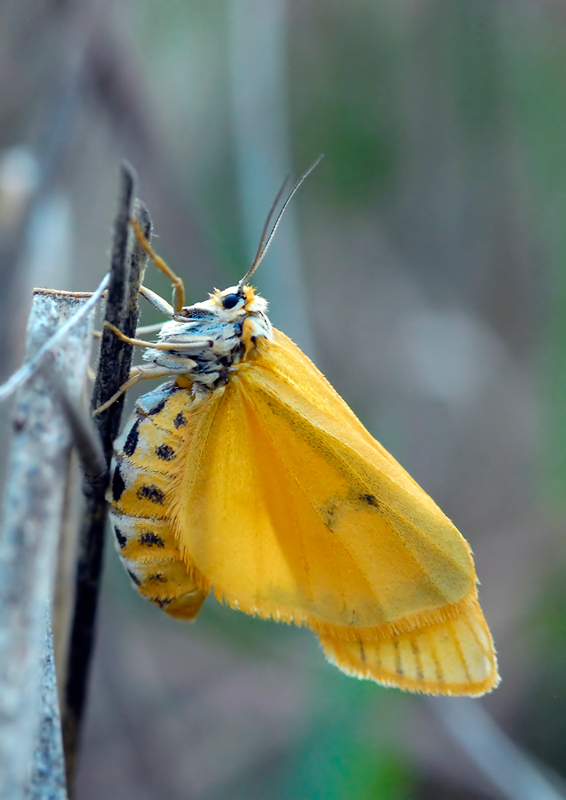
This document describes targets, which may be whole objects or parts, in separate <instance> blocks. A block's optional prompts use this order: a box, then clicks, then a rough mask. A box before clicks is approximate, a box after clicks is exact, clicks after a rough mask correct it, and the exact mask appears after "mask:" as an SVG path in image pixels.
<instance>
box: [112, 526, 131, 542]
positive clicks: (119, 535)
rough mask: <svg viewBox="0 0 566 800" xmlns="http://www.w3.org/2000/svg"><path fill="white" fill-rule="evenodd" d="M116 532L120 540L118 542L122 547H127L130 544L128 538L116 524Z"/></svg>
mask: <svg viewBox="0 0 566 800" xmlns="http://www.w3.org/2000/svg"><path fill="white" fill-rule="evenodd" d="M114 533H115V535H116V539H117V540H118V544H119V545H120V547H125V546H126V545H127V544H128V540H127V539H126V537H125V536H124V534H123V533H122V531H121V530H120V528H117V527H116V526H114Z"/></svg>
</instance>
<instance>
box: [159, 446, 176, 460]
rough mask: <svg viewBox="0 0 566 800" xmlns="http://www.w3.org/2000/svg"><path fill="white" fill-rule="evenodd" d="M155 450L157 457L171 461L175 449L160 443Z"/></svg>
mask: <svg viewBox="0 0 566 800" xmlns="http://www.w3.org/2000/svg"><path fill="white" fill-rule="evenodd" d="M155 452H156V454H157V457H158V458H161V459H162V460H163V461H171V459H172V458H173V456H174V455H175V451H174V450H173V448H172V447H169V445H168V444H160V445H159V447H156V448H155Z"/></svg>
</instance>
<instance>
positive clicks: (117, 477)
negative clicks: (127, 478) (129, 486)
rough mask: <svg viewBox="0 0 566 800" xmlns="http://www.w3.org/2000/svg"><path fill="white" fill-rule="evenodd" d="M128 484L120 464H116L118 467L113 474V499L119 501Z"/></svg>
mask: <svg viewBox="0 0 566 800" xmlns="http://www.w3.org/2000/svg"><path fill="white" fill-rule="evenodd" d="M125 488H126V484H125V482H124V478H123V477H122V473H121V472H120V464H116V469H115V470H114V474H113V475H112V499H113V500H114V501H115V502H117V501H118V500H119V499H120V498H121V497H122V495H123V494H124V489H125Z"/></svg>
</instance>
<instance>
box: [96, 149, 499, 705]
mask: <svg viewBox="0 0 566 800" xmlns="http://www.w3.org/2000/svg"><path fill="white" fill-rule="evenodd" d="M314 166H315V165H313V167H314ZM313 167H311V168H310V169H309V170H308V171H307V173H305V175H303V177H302V178H301V180H300V181H299V182H298V183H297V185H296V186H295V188H294V189H293V191H292V192H291V194H290V195H289V197H288V198H287V200H286V202H285V204H284V206H283V210H282V211H281V212H280V214H279V216H278V217H277V220H276V222H275V225H274V226H273V230H272V231H271V234H270V236H269V237H268V238H267V243H265V239H266V232H267V228H268V223H266V227H265V229H264V233H263V235H262V241H261V243H260V247H259V250H258V254H257V256H256V258H255V260H254V263H253V265H252V267H251V269H250V270H249V272H248V273H247V274H246V275H245V277H244V278H243V279H242V280H241V281H240V282H239V283H238V284H237V285H236V286H232V287H230V288H228V289H226V290H224V291H218V290H216V291H214V292H213V293H212V294H211V295H210V297H209V299H208V300H206V301H204V302H201V303H195V304H194V305H191V306H185V305H184V291H183V285H182V282H181V281H180V279H179V278H177V277H176V276H175V275H174V274H173V273H172V272H171V270H170V269H169V268H168V267H167V266H166V265H165V264H164V262H163V261H162V259H160V258H159V257H158V256H157V255H156V254H155V253H154V252H153V250H152V248H151V246H150V245H149V243H148V242H147V241H146V240H145V238H144V237H143V234H142V233H141V230H140V229H139V227H138V226H137V225H136V223H132V224H133V226H134V229H135V232H136V235H137V237H138V239H139V240H140V242H141V244H142V246H143V247H144V248H145V249H146V251H147V252H148V253H149V255H150V256H151V257H152V258H153V260H154V262H155V263H156V265H157V266H158V267H159V268H160V269H162V270H163V271H164V272H165V273H166V274H167V275H168V276H169V277H170V278H171V280H172V282H173V286H174V292H173V305H172V306H171V305H169V304H168V303H167V302H166V301H165V300H163V298H161V297H159V296H158V295H155V294H154V293H153V292H150V291H149V290H148V289H146V288H145V287H144V288H142V294H143V295H144V296H145V297H146V298H147V299H148V300H149V301H150V302H151V303H152V304H153V305H154V306H156V307H157V308H158V309H160V310H161V311H162V312H164V314H165V315H166V316H168V317H169V321H168V322H166V323H165V324H164V325H163V327H162V328H161V331H160V333H159V337H158V338H159V342H158V343H146V342H142V341H140V340H138V339H127V338H126V337H125V336H123V335H122V334H121V333H120V332H119V331H118V330H117V329H114V330H115V332H116V334H117V335H119V336H120V337H121V338H123V339H126V340H127V341H130V342H131V343H132V344H140V345H146V347H147V348H148V349H147V350H146V352H145V354H144V358H145V359H146V361H148V362H149V363H148V364H147V365H145V366H142V367H136V368H134V369H133V370H132V376H131V378H130V380H129V381H128V382H127V383H126V384H124V386H123V387H122V388H121V390H120V392H119V393H118V394H120V393H122V392H123V391H125V390H126V389H127V388H129V387H130V386H132V385H134V384H135V383H136V382H137V381H139V380H141V379H144V378H151V377H167V376H168V377H170V378H171V379H172V380H170V381H169V382H168V383H165V384H163V385H162V386H160V387H159V388H157V389H155V390H154V391H152V392H150V393H149V394H146V395H144V396H143V397H141V398H140V399H139V400H138V401H137V404H136V408H135V411H134V414H133V416H132V417H131V419H130V420H129V422H128V423H127V425H126V427H125V429H124V431H123V433H122V434H121V436H120V437H119V438H118V440H117V441H116V443H115V453H114V459H113V462H112V467H111V484H110V487H109V490H108V500H109V502H110V505H111V518H112V522H113V525H114V531H115V535H116V544H117V547H118V550H119V552H120V555H121V557H122V560H123V562H124V564H125V567H126V569H127V571H128V573H129V575H130V577H131V579H132V581H133V582H134V583H135V584H136V586H137V587H138V589H139V591H140V592H141V594H142V595H144V596H145V597H147V598H148V599H149V600H151V601H152V602H154V603H157V604H158V605H159V606H161V607H162V608H163V609H164V610H165V611H166V612H167V613H169V614H171V615H172V616H175V617H179V618H182V619H193V618H194V617H195V616H196V615H197V613H198V611H199V609H200V607H201V605H202V603H203V602H204V600H205V598H206V596H207V594H208V593H209V592H211V591H212V592H213V593H214V594H215V596H216V597H217V598H218V599H220V600H222V601H224V602H225V603H228V604H229V605H230V606H231V607H233V608H238V609H240V610H241V611H244V612H245V613H247V614H254V615H257V616H259V617H268V618H272V619H275V620H281V621H284V622H294V623H295V624H297V625H306V626H308V627H309V628H310V629H311V630H312V631H313V632H314V633H315V635H316V636H317V637H318V638H319V641H320V643H321V645H322V648H323V650H324V653H325V655H326V657H327V659H328V660H329V661H330V662H332V663H333V664H335V665H336V666H338V667H339V668H340V669H341V670H343V671H344V672H346V673H347V674H349V675H353V676H356V677H358V678H369V679H372V680H375V681H377V682H379V683H382V684H386V685H389V686H397V687H399V688H401V689H406V690H409V691H418V692H428V693H430V694H447V695H481V694H484V693H485V692H488V691H490V690H491V689H493V688H494V687H495V686H496V685H497V683H498V681H499V676H498V673H497V662H496V657H495V652H494V648H493V643H492V639H491V636H490V632H489V629H488V627H487V624H486V622H485V619H484V616H483V613H482V611H481V608H480V606H479V603H478V599H477V589H476V583H477V578H476V573H475V569H474V564H473V561H472V556H471V552H470V548H469V546H468V544H467V543H466V541H465V540H464V538H463V537H462V536H461V535H460V533H459V532H458V530H457V529H456V528H455V527H454V525H453V524H452V522H450V520H449V519H448V518H447V517H446V516H445V515H444V514H443V513H442V511H441V510H440V509H439V508H438V506H437V505H436V504H435V503H434V502H433V500H432V499H431V498H430V497H429V496H428V495H427V494H426V493H425V492H424V491H423V490H422V489H421V488H420V487H419V486H418V485H417V484H416V483H415V481H414V480H413V479H412V478H411V477H410V476H409V475H408V474H407V473H406V472H405V470H404V469H403V468H402V467H401V466H400V465H399V464H398V463H397V462H396V461H395V459H394V458H393V457H392V456H391V455H390V454H389V453H388V452H387V451H386V450H385V448H383V447H382V446H381V445H380V444H379V442H377V441H376V440H375V439H374V438H373V437H372V436H371V435H370V434H369V433H368V431H367V430H366V429H365V428H364V426H363V425H362V424H361V423H360V421H359V420H358V419H357V418H356V416H355V415H354V413H353V412H352V411H351V410H350V408H349V407H348V406H347V405H346V403H345V402H344V401H343V400H342V399H341V398H340V397H339V395H338V394H337V393H336V392H335V391H334V389H333V388H332V386H331V385H330V384H329V383H328V381H327V380H326V379H325V378H324V376H323V375H322V374H321V373H320V372H319V371H318V370H317V368H316V367H315V366H314V364H313V363H312V362H311V361H310V360H309V359H308V358H307V357H306V356H305V355H304V354H303V353H302V352H301V351H300V350H299V348H298V347H297V346H296V345H295V344H293V342H292V341H291V340H290V339H288V338H287V336H285V335H284V334H283V333H281V332H280V331H278V330H275V329H274V328H272V326H271V324H270V322H269V319H268V317H267V315H266V310H267V302H266V301H265V300H264V299H263V298H262V297H260V296H259V295H258V293H257V292H256V291H255V290H254V289H253V288H252V287H251V286H249V285H248V280H249V278H250V276H251V274H252V272H253V271H254V270H255V268H256V267H257V266H258V264H259V263H260V261H261V260H262V258H263V256H264V255H265V252H266V250H267V247H268V246H269V244H270V242H271V239H272V236H273V233H274V232H275V229H276V227H277V225H278V223H279V220H280V219H281V215H282V213H283V211H284V210H285V208H286V206H287V204H288V202H289V200H290V199H291V197H292V195H293V194H294V192H295V191H296V189H297V188H298V186H299V185H300V184H301V183H302V181H303V180H304V178H305V177H306V175H307V174H308V173H309V172H310V171H311V169H312V168H313ZM268 222H269V219H268ZM117 396H118V395H116V396H114V397H113V398H111V400H110V401H109V402H108V403H106V404H105V405H104V406H101V408H100V409H98V411H100V410H102V409H103V408H106V407H108V405H110V404H111V403H112V402H113V401H114V400H115V399H116V397H117Z"/></svg>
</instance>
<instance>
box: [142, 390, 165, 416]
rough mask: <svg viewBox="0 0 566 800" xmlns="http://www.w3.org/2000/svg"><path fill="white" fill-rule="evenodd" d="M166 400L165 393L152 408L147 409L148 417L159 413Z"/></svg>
mask: <svg viewBox="0 0 566 800" xmlns="http://www.w3.org/2000/svg"><path fill="white" fill-rule="evenodd" d="M168 400H169V396H168V395H167V396H166V397H164V398H163V399H162V400H160V401H159V403H157V404H156V405H154V406H153V408H150V409H149V411H148V412H147V413H148V415H149V416H150V417H152V416H153V415H154V414H159V413H160V412H161V411H163V409H164V408H165V406H166V404H167V401H168Z"/></svg>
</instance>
